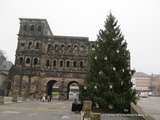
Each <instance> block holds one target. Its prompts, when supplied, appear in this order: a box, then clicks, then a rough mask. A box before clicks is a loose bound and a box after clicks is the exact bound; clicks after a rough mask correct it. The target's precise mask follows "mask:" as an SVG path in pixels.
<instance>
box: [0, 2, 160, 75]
mask: <svg viewBox="0 0 160 120" xmlns="http://www.w3.org/2000/svg"><path fill="white" fill-rule="evenodd" d="M109 11H112V13H113V15H114V16H115V17H116V18H117V19H118V21H119V24H120V25H121V30H122V32H123V34H124V36H125V39H126V40H127V42H128V48H129V50H130V52H131V65H132V68H135V69H136V71H142V72H146V73H160V53H159V52H160V47H159V46H160V0H1V1H0V49H2V50H4V51H5V53H6V56H7V57H8V59H9V60H11V61H12V62H14V59H15V50H16V47H17V33H18V30H19V19H18V18H23V17H25V18H46V19H47V20H48V23H49V25H50V27H51V29H52V32H53V34H55V35H70V36H72V35H73V36H86V37H89V39H90V40H96V36H97V34H98V31H99V29H101V28H103V25H104V21H105V18H106V16H107V15H108V14H109Z"/></svg>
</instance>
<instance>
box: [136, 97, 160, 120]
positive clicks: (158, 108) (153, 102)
mask: <svg viewBox="0 0 160 120" xmlns="http://www.w3.org/2000/svg"><path fill="white" fill-rule="evenodd" d="M138 105H139V106H140V107H141V108H142V109H143V111H144V112H145V113H147V114H149V115H150V116H152V117H153V118H155V120H160V97H147V98H140V100H139V102H138Z"/></svg>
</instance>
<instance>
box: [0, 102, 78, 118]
mask: <svg viewBox="0 0 160 120" xmlns="http://www.w3.org/2000/svg"><path fill="white" fill-rule="evenodd" d="M0 120H80V114H75V113H73V112H71V102H69V101H63V102H62V101H53V102H50V103H47V102H45V103H43V102H39V101H32V102H24V103H16V104H7V105H0Z"/></svg>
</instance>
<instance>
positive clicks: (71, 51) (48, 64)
mask: <svg viewBox="0 0 160 120" xmlns="http://www.w3.org/2000/svg"><path fill="white" fill-rule="evenodd" d="M94 44H95V42H90V41H89V40H88V38H87V37H76V36H57V35H53V34H52V31H51V29H50V27H49V25H48V22H47V20H46V19H26V18H20V29H19V33H18V44H17V50H16V59H15V65H14V67H13V68H12V69H11V72H10V75H11V78H12V85H11V86H12V87H11V89H12V90H11V94H12V95H13V94H16V95H18V96H23V97H39V96H41V95H43V94H44V93H45V94H46V95H52V90H53V89H52V88H53V87H54V85H55V86H56V87H57V86H58V87H59V92H60V95H61V96H62V97H63V98H64V99H67V98H68V96H69V91H70V90H69V88H70V85H72V84H73V83H76V84H77V85H78V86H81V85H83V84H84V81H85V79H86V74H87V70H88V54H89V50H90V49H91V48H92V47H93V48H94Z"/></svg>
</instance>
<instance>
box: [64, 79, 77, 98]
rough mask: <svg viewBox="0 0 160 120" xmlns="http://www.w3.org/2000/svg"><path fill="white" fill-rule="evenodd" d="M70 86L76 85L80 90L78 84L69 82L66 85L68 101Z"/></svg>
mask: <svg viewBox="0 0 160 120" xmlns="http://www.w3.org/2000/svg"><path fill="white" fill-rule="evenodd" d="M72 84H76V85H77V86H78V87H79V88H80V84H79V82H77V81H70V82H69V83H68V85H67V99H69V92H70V86H71V85H72Z"/></svg>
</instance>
